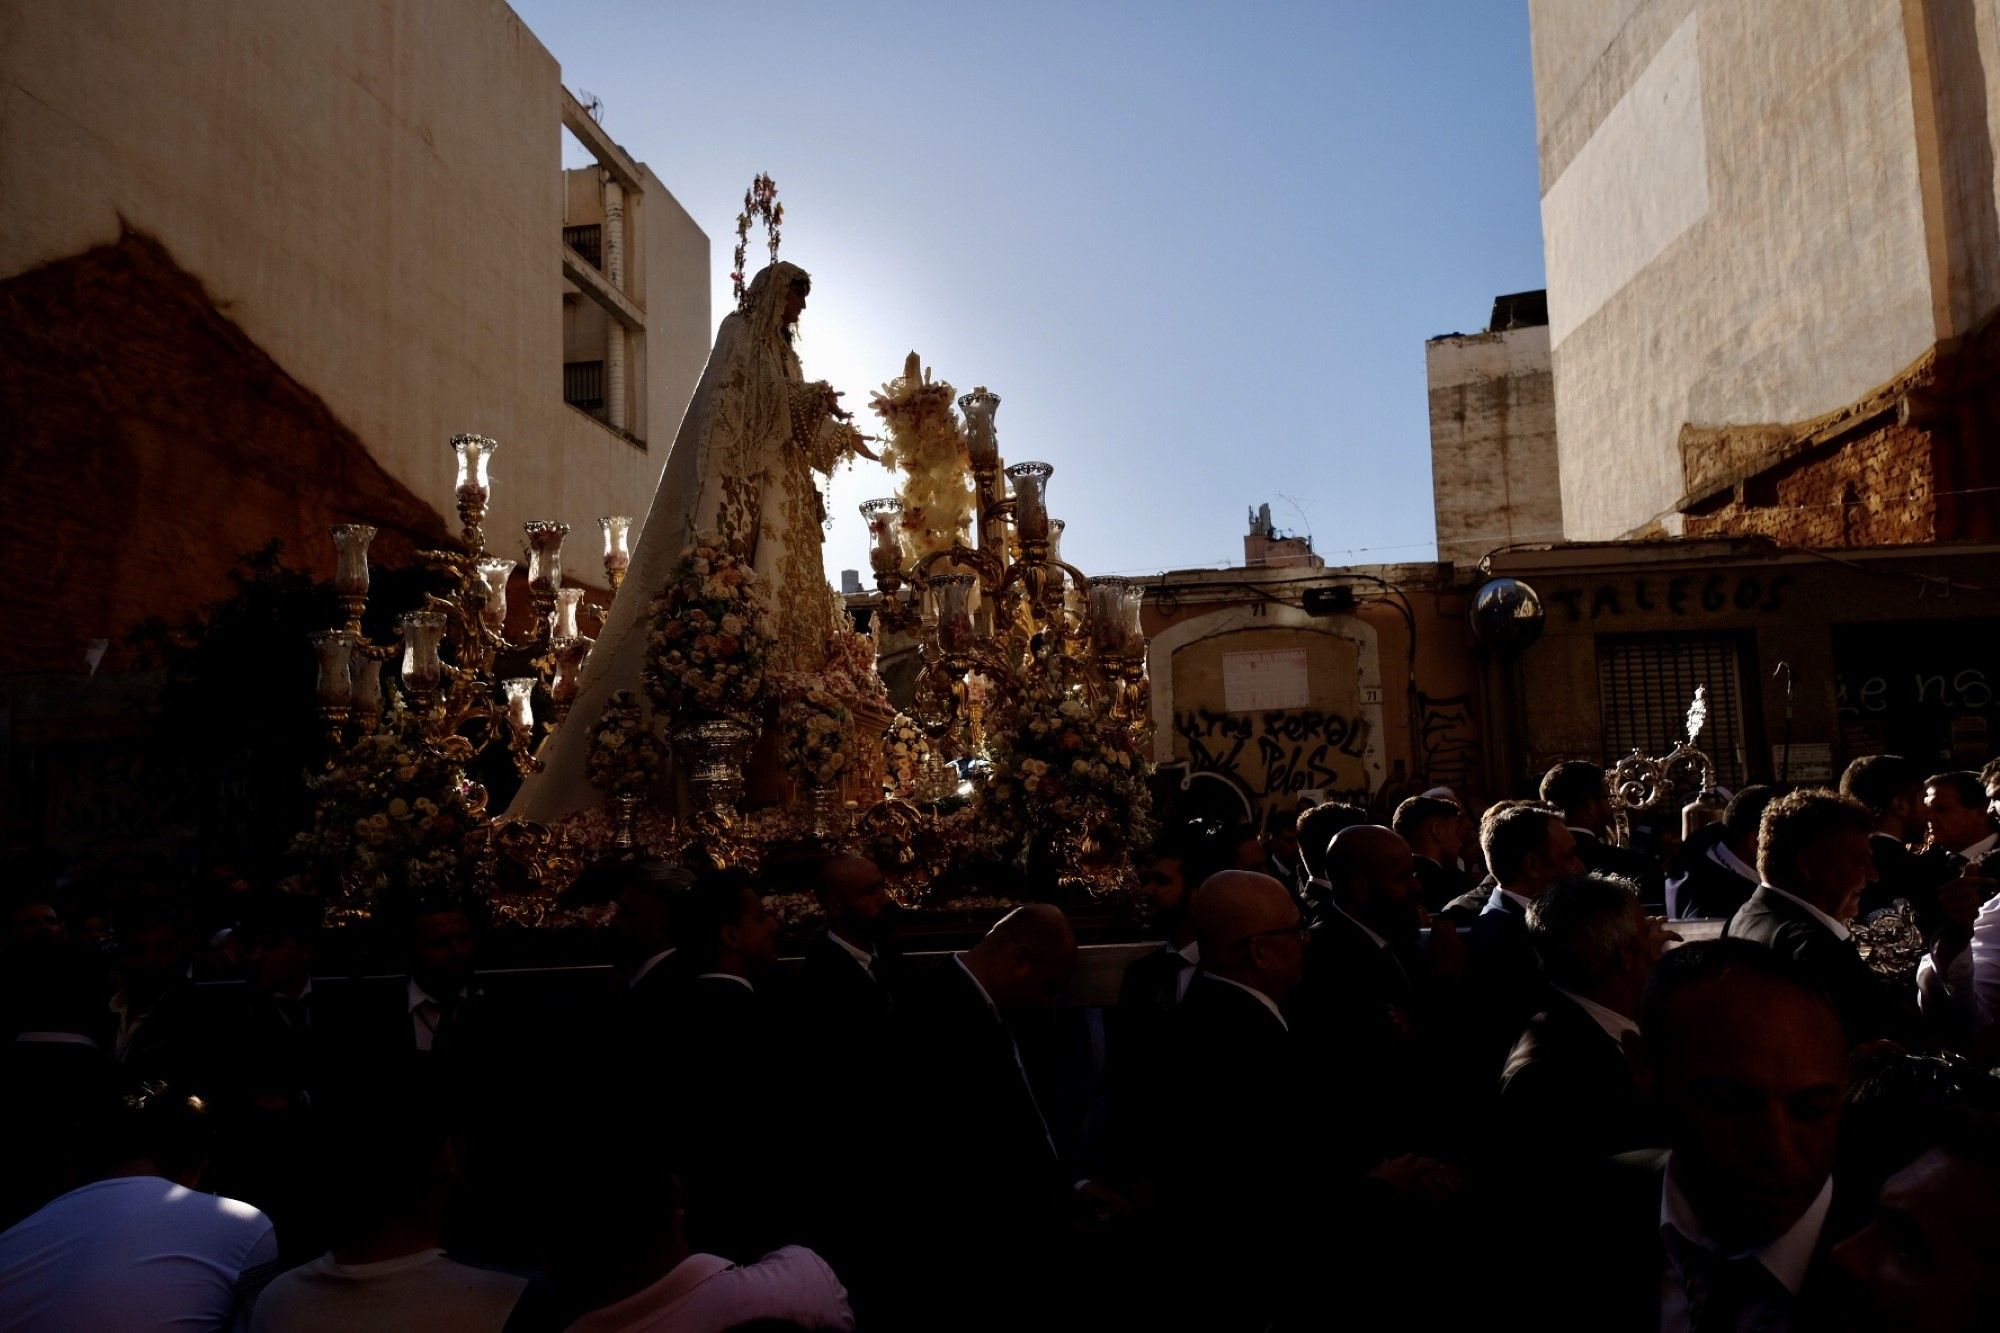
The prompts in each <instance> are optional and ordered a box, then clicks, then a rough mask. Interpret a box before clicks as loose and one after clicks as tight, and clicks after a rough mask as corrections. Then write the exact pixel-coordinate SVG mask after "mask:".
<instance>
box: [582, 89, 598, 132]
mask: <svg viewBox="0 0 2000 1333" xmlns="http://www.w3.org/2000/svg"><path fill="white" fill-rule="evenodd" d="M576 100H577V101H579V102H581V103H583V114H584V115H586V116H589V117H590V119H591V120H592V121H593V122H595V123H596V124H599V125H602V124H603V123H604V99H603V98H601V97H599V96H598V95H597V94H596V93H594V92H592V91H590V89H588V88H578V89H577V90H576Z"/></svg>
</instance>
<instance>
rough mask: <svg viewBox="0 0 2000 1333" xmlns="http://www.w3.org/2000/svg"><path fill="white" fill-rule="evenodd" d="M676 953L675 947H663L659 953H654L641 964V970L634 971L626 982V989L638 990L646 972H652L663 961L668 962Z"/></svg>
mask: <svg viewBox="0 0 2000 1333" xmlns="http://www.w3.org/2000/svg"><path fill="white" fill-rule="evenodd" d="M674 953H675V950H673V949H662V950H660V951H659V952H658V953H656V954H654V955H653V956H652V957H651V958H648V959H647V960H646V961H645V962H643V963H641V964H639V970H638V971H637V972H634V973H633V974H632V979H631V980H630V981H627V982H626V983H625V989H627V990H637V989H638V988H639V983H640V982H642V981H644V980H645V979H646V974H647V973H648V972H651V971H652V970H653V969H654V968H656V967H658V966H659V965H660V964H661V963H664V962H666V961H667V960H668V959H669V958H672V957H673V956H674Z"/></svg>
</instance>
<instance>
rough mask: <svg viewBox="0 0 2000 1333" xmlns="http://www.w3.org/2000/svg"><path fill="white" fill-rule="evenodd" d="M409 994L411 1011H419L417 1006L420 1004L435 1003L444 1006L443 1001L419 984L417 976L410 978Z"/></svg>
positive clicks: (439, 1006)
mask: <svg viewBox="0 0 2000 1333" xmlns="http://www.w3.org/2000/svg"><path fill="white" fill-rule="evenodd" d="M407 994H408V998H409V1002H410V1007H409V1012H410V1013H413V1014H414V1013H415V1012H417V1006H418V1005H420V1004H434V1005H437V1006H438V1008H440V1009H442V1008H444V1003H443V1001H441V1000H439V999H438V998H437V997H436V996H434V995H432V994H431V993H430V992H429V991H427V990H425V989H424V988H423V987H422V986H419V985H418V984H417V979H416V978H415V977H411V978H410V987H409V991H408V993H407Z"/></svg>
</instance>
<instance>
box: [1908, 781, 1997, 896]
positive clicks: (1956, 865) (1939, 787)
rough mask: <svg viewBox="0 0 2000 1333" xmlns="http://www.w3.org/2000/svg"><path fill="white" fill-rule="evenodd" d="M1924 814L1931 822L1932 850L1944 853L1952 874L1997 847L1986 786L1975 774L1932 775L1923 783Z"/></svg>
mask: <svg viewBox="0 0 2000 1333" xmlns="http://www.w3.org/2000/svg"><path fill="white" fill-rule="evenodd" d="M1924 814H1925V815H1926V816H1928V817H1929V819H1930V825H1931V846H1932V848H1934V849H1936V850H1938V851H1941V852H1943V853H1944V856H1945V859H1946V862H1947V864H1949V865H1950V867H1951V869H1952V871H1953V873H1957V872H1958V871H1961V870H1963V869H1965V868H1966V867H1967V866H1968V865H1971V864H1972V863H1973V862H1974V861H1977V860H1978V859H1979V858H1980V857H1982V856H1985V855H1987V854H1988V853H1990V852H1992V851H1993V850H1994V848H1995V846H1996V845H2000V832H1996V831H1995V829H1994V824H1993V815H1992V813H1991V812H1990V811H1989V810H1988V809H1987V807H1986V786H1985V784H1984V783H1982V782H1981V781H1980V780H1979V775H1978V774H1977V773H1971V772H1964V771H1960V772H1953V773H1933V774H1932V775H1931V776H1930V777H1928V778H1926V779H1924Z"/></svg>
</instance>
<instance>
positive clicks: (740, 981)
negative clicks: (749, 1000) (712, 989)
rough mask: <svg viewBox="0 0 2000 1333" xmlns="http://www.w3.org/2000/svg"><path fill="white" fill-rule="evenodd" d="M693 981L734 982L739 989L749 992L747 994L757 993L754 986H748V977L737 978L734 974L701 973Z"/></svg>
mask: <svg viewBox="0 0 2000 1333" xmlns="http://www.w3.org/2000/svg"><path fill="white" fill-rule="evenodd" d="M695 980H697V981H714V980H721V981H733V982H735V983H736V984H737V985H739V986H741V987H742V988H743V989H744V990H747V991H749V992H750V993H751V994H752V995H755V994H756V993H757V988H756V987H755V986H753V985H751V984H750V978H748V977H739V976H737V975H736V974H735V973H734V972H703V973H702V974H701V975H699V976H697V977H696V978H695Z"/></svg>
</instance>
